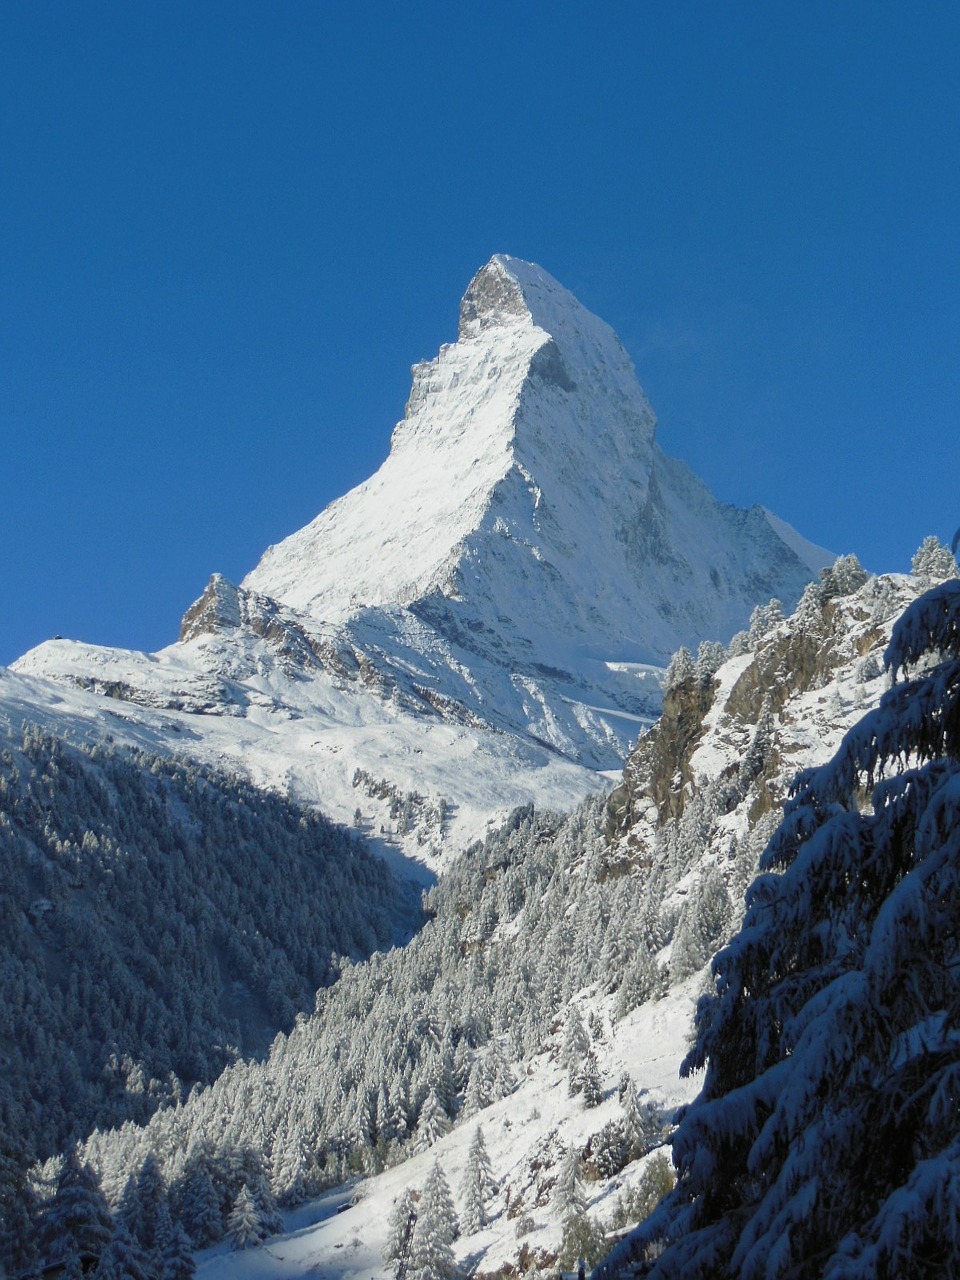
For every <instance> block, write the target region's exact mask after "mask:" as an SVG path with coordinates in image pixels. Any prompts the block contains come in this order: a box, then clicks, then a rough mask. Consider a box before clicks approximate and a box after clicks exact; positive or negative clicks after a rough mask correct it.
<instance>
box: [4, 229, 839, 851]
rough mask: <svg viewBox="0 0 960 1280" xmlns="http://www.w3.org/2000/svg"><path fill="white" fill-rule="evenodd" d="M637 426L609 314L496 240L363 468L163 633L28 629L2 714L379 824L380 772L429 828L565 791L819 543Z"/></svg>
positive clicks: (624, 359)
mask: <svg viewBox="0 0 960 1280" xmlns="http://www.w3.org/2000/svg"><path fill="white" fill-rule="evenodd" d="M655 432H656V420H655V417H654V414H653V412H652V410H651V408H650V405H649V404H648V402H647V399H646V397H645V396H644V394H643V391H642V390H641V388H640V385H639V383H638V382H637V379H636V375H635V373H634V369H633V366H632V364H631V361H630V359H629V357H628V356H627V354H626V352H625V351H624V349H623V347H622V346H621V344H620V342H619V340H618V339H617V337H616V335H615V334H614V333H613V331H612V330H611V329H610V328H609V326H608V325H606V324H605V323H604V322H603V321H601V320H599V319H598V318H597V317H596V316H594V315H592V314H591V313H590V312H589V311H587V310H586V309H585V308H584V307H583V306H581V304H580V303H579V302H578V301H577V300H576V298H574V297H573V295H572V294H570V293H569V292H568V291H567V290H566V289H564V288H563V287H562V286H561V285H560V284H558V283H557V281H556V280H554V279H553V278H552V277H551V276H549V275H548V274H547V272H545V271H544V270H543V269H542V268H540V267H538V266H535V265H533V264H531V263H528V262H523V261H521V260H519V259H517V258H511V257H508V256H506V255H503V254H497V255H495V256H494V257H493V258H491V259H490V261H489V262H488V263H487V264H486V265H485V266H484V267H482V268H481V269H480V271H479V272H478V273H477V274H476V276H475V277H474V278H473V280H472V281H471V282H470V285H469V286H468V288H467V291H466V293H465V294H464V297H463V300H462V302H461V304H460V319H459V331H458V335H457V341H456V342H454V343H451V344H449V345H445V346H443V347H442V348H441V350H440V352H439V354H438V355H437V357H436V358H435V359H433V360H429V361H424V362H422V363H420V364H417V365H415V366H414V368H413V385H412V389H411V393H410V398H409V400H408V403H407V406H406V411H405V413H404V417H403V419H402V420H401V421H400V422H399V423H398V424H397V426H396V427H395V429H394V431H393V435H392V439H391V442H390V451H389V455H388V456H387V458H386V460H385V461H384V463H383V465H382V466H381V467H380V469H379V470H378V471H377V472H376V474H375V475H373V476H371V477H370V479H369V480H367V481H366V482H365V483H363V484H361V485H360V486H358V487H357V488H356V489H354V490H353V491H352V492H350V493H348V494H346V495H345V496H344V497H342V498H340V499H339V500H337V501H336V502H334V503H332V504H331V505H330V506H329V507H328V508H327V509H326V510H324V511H322V512H321V513H320V515H318V516H317V518H316V519H315V520H314V521H312V522H311V523H310V524H309V525H307V526H306V528H304V529H302V530H300V531H299V532H298V533H295V534H293V535H292V536H290V537H288V538H286V539H285V540H284V541H282V542H280V543H278V544H277V545H276V546H274V547H271V548H269V549H268V550H267V551H266V553H265V554H264V556H263V558H262V559H261V561H260V563H259V564H258V565H257V566H256V568H255V569H253V570H252V572H251V573H250V574H248V576H247V577H246V578H245V579H244V581H243V582H242V583H240V584H239V585H235V584H232V583H230V582H228V581H227V580H226V579H224V578H222V577H221V576H219V575H217V574H214V576H213V577H212V579H211V581H210V584H209V585H208V587H207V589H206V591H205V592H204V593H203V594H202V596H201V597H200V599H199V600H198V601H197V602H196V604H195V605H193V606H192V607H191V609H190V610H188V612H187V615H186V616H185V618H184V620H183V624H182V628H181V633H180V639H179V641H178V642H177V643H175V644H173V645H170V646H169V647H168V648H166V649H163V650H161V651H159V652H158V653H156V654H149V655H147V654H138V653H129V652H125V651H122V650H113V649H103V648H97V647H94V646H90V645H84V644H78V643H74V642H70V641H63V640H57V641H51V642H48V643H47V644H45V645H41V646H39V648H37V649H35V650H33V651H31V653H29V654H27V655H25V657H23V658H22V659H20V660H19V662H18V663H16V664H14V668H12V669H11V671H10V672H9V673H7V674H6V677H5V679H4V681H3V682H2V683H0V716H2V715H4V714H6V715H7V718H8V719H10V720H11V721H12V722H13V723H19V719H18V717H19V718H20V719H22V718H23V715H24V707H25V706H28V705H30V704H31V703H32V704H34V710H33V712H32V713H30V714H31V715H32V717H33V718H35V719H37V720H40V721H42V722H43V723H45V724H47V725H53V726H56V725H57V724H58V723H59V722H60V720H63V719H64V718H66V719H68V720H69V723H70V726H71V731H72V732H73V733H74V734H76V733H82V734H85V735H86V736H88V737H90V736H96V735H97V734H98V733H103V732H104V725H105V724H107V725H108V726H109V731H110V732H111V734H112V736H113V737H114V740H117V739H119V740H121V741H129V742H131V743H132V744H134V745H137V746H146V747H148V748H149V749H151V750H154V751H156V750H163V751H169V752H171V753H176V754H188V755H192V756H194V757H196V758H200V759H205V760H214V761H216V762H217V763H218V764H220V765H226V766H227V767H229V768H237V769H240V770H241V771H243V772H245V773H246V774H247V775H248V776H250V777H251V778H252V779H253V780H254V781H255V782H258V783H261V784H268V785H272V786H277V787H280V788H282V789H284V790H286V791H288V792H290V793H291V794H293V795H295V796H296V797H297V798H300V799H305V800H308V801H310V802H315V803H319V804H320V805H321V807H323V808H325V809H326V810H327V812H329V813H330V814H331V815H332V816H334V817H336V818H340V819H345V818H347V817H352V818H354V819H355V820H359V819H358V815H359V816H360V817H364V816H365V814H366V807H371V808H372V809H373V814H372V818H373V821H374V822H375V823H376V826H377V828H378V829H379V830H381V831H383V832H384V833H385V834H386V835H387V836H388V837H389V836H390V834H391V830H392V828H391V826H390V822H389V821H387V820H384V821H381V820H380V818H381V817H383V818H384V819H387V818H390V815H393V816H395V813H396V811H397V810H398V807H400V808H403V810H404V813H405V814H407V815H408V817H409V813H410V811H411V804H412V802H410V801H402V797H404V796H407V797H409V796H411V795H416V797H417V803H418V804H419V805H420V809H419V810H417V812H422V813H432V814H434V816H436V815H437V814H441V815H443V816H442V820H441V819H439V818H438V819H437V820H436V822H435V823H434V826H435V827H436V830H435V831H433V834H431V835H430V837H429V838H430V841H434V837H436V838H437V839H439V838H440V835H438V832H440V834H441V835H442V837H443V840H444V842H445V843H449V842H451V841H454V840H457V839H460V838H464V837H467V836H471V835H473V834H476V832H477V830H482V828H483V826H484V824H485V823H486V821H487V820H488V819H489V818H491V817H493V816H495V815H496V813H498V812H502V811H503V810H504V809H506V808H509V807H511V806H512V805H515V804H517V803H521V802H524V801H526V800H531V799H532V800H536V801H538V802H540V803H543V804H546V805H565V804H569V803H571V802H573V801H574V800H575V799H576V798H577V797H578V796H580V795H583V794H584V793H585V792H586V791H588V790H590V789H592V788H595V787H597V786H599V785H602V780H601V779H600V778H598V774H597V771H602V770H609V769H616V768H618V767H619V766H620V764H621V763H622V761H623V759H624V757H625V755H626V753H627V751H628V750H629V749H630V746H631V745H632V743H633V741H634V740H635V739H636V736H637V734H638V732H639V731H640V730H641V729H642V728H643V727H644V726H645V725H647V724H649V723H651V721H652V720H653V718H654V717H655V716H656V715H657V713H658V711H659V708H660V685H661V677H662V672H663V669H664V667H665V666H666V664H667V662H668V660H669V657H670V655H671V653H673V652H674V651H675V650H676V649H677V648H678V647H679V646H680V645H687V646H689V647H691V648H695V647H696V645H697V644H698V643H699V642H700V641H701V640H704V639H709V640H727V639H729V638H730V636H731V635H732V634H733V633H734V632H735V631H737V630H738V629H739V628H741V627H743V626H744V625H745V623H746V621H747V619H748V618H749V616H750V613H751V611H752V610H753V608H754V607H755V606H756V605H758V604H762V603H765V602H766V601H767V600H769V599H770V598H771V597H773V596H777V597H779V598H780V600H781V601H782V602H783V603H784V605H786V606H789V605H791V604H792V603H793V602H794V601H795V600H796V599H797V597H798V596H799V594H800V592H801V591H802V590H803V587H804V585H805V584H806V583H807V582H808V581H809V580H810V579H811V578H812V577H814V576H816V573H817V571H818V570H819V569H820V568H821V567H822V566H823V565H825V564H826V563H828V562H829V561H830V560H831V559H832V557H831V556H829V555H828V553H826V552H824V551H822V550H821V549H820V548H818V547H815V546H813V545H812V544H810V543H808V542H806V541H805V540H804V539H802V538H801V537H800V536H799V535H798V534H797V533H795V532H794V531H793V530H792V529H790V528H789V526H787V525H785V524H783V522H782V521H779V520H777V519H776V518H775V517H773V516H771V515H770V514H769V513H768V512H766V511H765V510H764V509H763V508H761V507H753V508H751V509H749V510H742V509H739V508H735V507H732V506H728V505H724V504H721V503H719V502H718V501H717V500H716V499H715V498H714V497H713V496H712V495H711V494H710V492H709V491H708V490H707V488H706V487H705V486H704V485H703V484H702V483H701V481H699V480H698V479H697V478H696V477H695V476H694V475H693V474H692V473H691V472H690V470H689V469H688V468H687V467H686V465H685V464H683V463H681V462H677V461H675V460H672V459H670V458H667V457H666V456H665V455H664V454H663V453H662V451H661V450H660V448H659V446H658V444H657V442H656V439H655ZM65 688H69V689H70V690H72V691H73V692H72V695H71V698H70V700H69V701H67V700H65V699H66V695H65V693H64V689H65ZM104 695H107V696H106V698H105V697H104ZM4 697H5V698H6V704H4ZM4 705H6V707H7V711H6V712H5V711H4ZM441 801H442V803H441ZM378 806H379V808H378ZM431 806H432V807H431ZM414 807H415V806H414ZM378 815H379V816H378ZM404 821H405V822H407V819H405V820H404ZM414 826H416V824H415V823H414ZM441 828H442V832H441V831H440V829H441ZM405 833H406V834H409V823H408V824H407V828H406V829H405ZM400 834H404V833H400ZM418 839H419V840H420V841H421V843H422V842H423V841H424V840H425V839H427V837H426V836H424V833H423V831H422V830H421V831H420V833H419V835H418Z"/></svg>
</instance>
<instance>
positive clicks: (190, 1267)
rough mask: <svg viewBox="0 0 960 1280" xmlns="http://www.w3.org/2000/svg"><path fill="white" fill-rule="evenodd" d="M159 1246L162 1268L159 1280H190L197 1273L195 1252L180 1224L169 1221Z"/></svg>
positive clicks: (160, 1268)
mask: <svg viewBox="0 0 960 1280" xmlns="http://www.w3.org/2000/svg"><path fill="white" fill-rule="evenodd" d="M168 1222H169V1226H168V1227H167V1228H166V1229H165V1230H164V1231H163V1232H162V1234H161V1238H160V1241H159V1244H158V1255H159V1259H160V1267H159V1274H158V1280H190V1277H191V1276H192V1275H194V1273H195V1272H196V1269H197V1268H196V1264H195V1263H194V1261H193V1250H192V1249H191V1247H190V1240H189V1237H188V1236H187V1233H186V1232H185V1231H184V1229H183V1227H181V1225H180V1223H179V1222H173V1221H172V1220H170V1219H168Z"/></svg>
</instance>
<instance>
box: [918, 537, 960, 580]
mask: <svg viewBox="0 0 960 1280" xmlns="http://www.w3.org/2000/svg"><path fill="white" fill-rule="evenodd" d="M910 572H911V573H913V574H915V575H916V577H918V578H919V579H920V580H921V581H922V582H924V583H925V584H926V585H927V586H932V585H933V584H934V583H935V582H944V581H945V580H946V579H947V578H955V577H956V575H957V562H956V560H955V559H954V557H953V553H952V552H951V550H950V548H949V547H945V546H944V545H943V543H942V542H941V541H940V539H939V538H935V537H934V536H933V535H932V534H931V535H930V536H929V537H927V538H924V540H923V541H922V542H921V543H920V546H919V547H918V548H917V550H916V552H915V553H914V557H913V560H912V561H911V563H910Z"/></svg>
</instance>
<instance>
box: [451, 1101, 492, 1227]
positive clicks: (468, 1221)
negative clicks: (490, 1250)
mask: <svg viewBox="0 0 960 1280" xmlns="http://www.w3.org/2000/svg"><path fill="white" fill-rule="evenodd" d="M496 1189H497V1182H496V1179H495V1178H494V1176H493V1168H492V1167H491V1164H490V1157H489V1155H488V1154H487V1148H486V1144H485V1143H484V1141H483V1130H482V1129H481V1128H480V1126H479V1125H477V1128H476V1131H475V1132H474V1135H473V1140H472V1141H471V1143H470V1151H469V1153H468V1154H467V1163H466V1166H465V1168H464V1171H463V1181H462V1182H461V1184H460V1198H461V1199H462V1201H463V1212H462V1214H461V1222H462V1225H463V1230H464V1232H465V1233H466V1234H467V1235H473V1234H474V1232H476V1231H480V1230H482V1228H483V1227H485V1226H486V1224H487V1201H488V1200H489V1199H490V1197H491V1196H492V1195H493V1194H494V1193H495V1192H496Z"/></svg>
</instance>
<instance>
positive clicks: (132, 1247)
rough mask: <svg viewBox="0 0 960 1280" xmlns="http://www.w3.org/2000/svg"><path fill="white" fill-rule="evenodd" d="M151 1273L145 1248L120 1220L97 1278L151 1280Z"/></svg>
mask: <svg viewBox="0 0 960 1280" xmlns="http://www.w3.org/2000/svg"><path fill="white" fill-rule="evenodd" d="M151 1274H152V1273H148V1270H147V1259H146V1255H145V1254H144V1252H143V1250H142V1249H141V1248H140V1246H139V1245H138V1244H137V1242H136V1241H135V1240H134V1239H133V1237H132V1236H131V1235H130V1232H129V1231H128V1230H127V1228H126V1227H125V1226H124V1224H123V1223H122V1222H118V1223H117V1228H116V1231H115V1232H114V1234H113V1239H112V1240H111V1241H110V1243H109V1244H108V1245H107V1247H106V1249H104V1251H103V1256H102V1257H101V1259H100V1265H99V1266H98V1267H97V1280H149V1277H150V1275H151Z"/></svg>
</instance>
